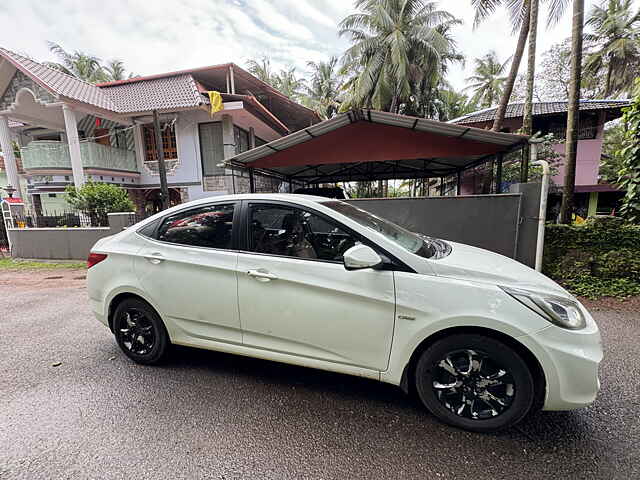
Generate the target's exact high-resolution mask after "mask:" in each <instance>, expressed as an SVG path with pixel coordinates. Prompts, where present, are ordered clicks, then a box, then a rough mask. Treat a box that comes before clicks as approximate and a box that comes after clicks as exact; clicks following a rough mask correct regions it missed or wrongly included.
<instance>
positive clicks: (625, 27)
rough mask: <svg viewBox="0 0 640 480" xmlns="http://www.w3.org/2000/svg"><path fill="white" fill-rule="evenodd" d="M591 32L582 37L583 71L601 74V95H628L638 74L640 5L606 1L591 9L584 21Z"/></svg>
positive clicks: (639, 65)
mask: <svg viewBox="0 0 640 480" xmlns="http://www.w3.org/2000/svg"><path fill="white" fill-rule="evenodd" d="M586 26H587V27H590V28H591V30H592V33H587V34H586V35H585V36H584V38H585V41H586V42H587V45H588V49H589V50H590V51H591V52H592V53H590V54H589V55H588V56H587V59H586V63H585V73H586V74H587V75H589V76H593V77H595V78H597V77H603V78H604V85H603V87H602V88H603V89H602V91H601V92H600V94H601V95H603V96H604V97H609V96H611V95H621V94H628V93H629V92H630V90H631V88H632V86H633V81H634V79H635V78H636V77H638V76H640V8H639V9H637V10H635V11H634V8H633V2H632V0H608V1H607V2H604V3H603V4H602V5H596V6H594V7H593V9H592V10H591V12H590V14H589V17H588V19H587V22H586Z"/></svg>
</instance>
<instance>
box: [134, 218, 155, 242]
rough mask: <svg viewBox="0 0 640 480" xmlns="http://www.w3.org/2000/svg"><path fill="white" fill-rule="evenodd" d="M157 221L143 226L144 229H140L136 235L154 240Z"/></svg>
mask: <svg viewBox="0 0 640 480" xmlns="http://www.w3.org/2000/svg"><path fill="white" fill-rule="evenodd" d="M158 222H159V221H158V220H154V221H153V222H151V223H148V224H147V225H145V226H144V227H142V228H141V229H140V230H138V233H139V234H140V235H144V236H145V237H149V238H156V236H155V233H156V228H157V227H158Z"/></svg>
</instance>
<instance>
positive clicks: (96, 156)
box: [20, 140, 138, 172]
mask: <svg viewBox="0 0 640 480" xmlns="http://www.w3.org/2000/svg"><path fill="white" fill-rule="evenodd" d="M20 152H21V154H22V165H23V166H24V169H25V170H71V157H70V155H69V146H68V145H67V144H66V143H63V142H56V141H49V140H34V141H33V142H31V143H29V144H28V145H27V146H26V147H23V148H21V149H20ZM80 157H81V158H82V166H83V167H84V168H93V169H99V170H114V171H119V172H137V171H138V169H137V165H136V155H135V153H134V152H132V151H130V150H124V149H122V148H114V147H108V146H106V145H102V144H100V143H94V142H82V143H80Z"/></svg>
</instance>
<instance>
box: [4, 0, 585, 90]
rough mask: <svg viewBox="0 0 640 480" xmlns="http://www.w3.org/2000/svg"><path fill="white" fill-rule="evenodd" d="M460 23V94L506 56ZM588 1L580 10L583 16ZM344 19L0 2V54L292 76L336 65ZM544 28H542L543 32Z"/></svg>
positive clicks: (237, 1) (121, 0) (295, 1)
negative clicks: (488, 58)
mask: <svg viewBox="0 0 640 480" xmlns="http://www.w3.org/2000/svg"><path fill="white" fill-rule="evenodd" d="M438 3H439V5H440V7H441V8H443V9H446V10H448V11H450V12H451V13H452V14H454V15H455V16H457V17H458V18H460V19H461V20H463V21H464V24H463V25H462V26H460V27H457V28H456V29H455V31H454V37H455V39H456V41H457V42H458V45H459V47H460V50H461V51H462V53H463V54H464V55H465V56H466V57H467V62H466V66H465V67H459V68H455V69H454V70H453V71H452V72H451V75H450V77H449V79H450V81H451V82H452V83H453V85H454V86H455V87H457V88H463V87H464V85H465V82H464V79H465V78H466V77H468V76H469V75H470V72H471V70H472V67H473V61H472V60H473V58H474V57H478V56H481V55H484V54H485V53H487V52H488V51H489V50H492V49H493V50H496V51H497V53H498V55H499V57H500V58H501V59H502V60H505V59H507V58H508V57H509V56H510V55H511V54H512V53H513V49H514V46H515V41H516V38H515V37H514V36H513V35H511V32H510V27H509V23H508V20H507V17H506V14H505V12H502V11H500V12H498V13H497V14H495V15H494V16H493V17H492V18H491V19H490V20H488V21H486V22H485V23H484V24H483V25H481V26H480V27H479V28H477V29H476V30H473V28H472V22H473V11H472V9H471V1H470V0H441V1H440V2H438ZM593 3H594V1H592V0H587V1H586V4H587V11H588V10H589V9H590V7H591V5H593ZM351 11H352V2H350V1H349V0H146V1H138V0H109V1H106V2H94V1H86V0H56V1H55V2H51V1H43V0H0V25H2V28H1V29H0V46H2V47H5V48H8V49H10V50H14V51H17V52H19V53H23V54H28V55H29V56H31V57H33V58H34V59H36V60H54V57H53V56H52V55H51V54H50V53H49V51H48V48H47V40H51V41H54V42H57V43H60V44H61V45H62V46H63V47H64V48H65V49H67V50H82V51H85V52H89V53H92V54H93V55H96V56H97V57H99V58H101V59H110V58H118V59H121V60H123V61H124V62H125V65H126V67H127V69H128V70H131V71H133V72H135V73H136V74H139V75H147V74H154V73H162V72H166V71H171V70H179V69H183V68H192V67H199V66H205V65H212V64H217V63H225V62H231V61H233V62H235V63H237V64H239V65H241V66H244V65H245V64H246V61H247V60H248V59H250V58H259V57H261V56H262V55H266V56H268V57H269V58H271V60H272V63H273V64H274V65H275V66H276V67H278V68H280V67H285V66H288V65H293V66H295V67H296V68H297V70H298V71H300V73H303V72H304V70H305V66H306V63H307V62H308V61H310V60H313V61H319V60H324V59H327V58H329V57H330V56H331V55H340V54H341V53H342V52H343V51H344V50H345V48H346V47H347V45H348V42H347V40H346V39H341V38H339V37H338V34H337V24H338V22H339V21H340V20H341V19H342V18H344V17H345V15H347V14H348V13H350V12H351ZM544 22H545V19H544V18H543V19H542V23H544ZM570 22H571V15H570V14H566V15H565V18H564V19H563V20H562V21H561V22H560V24H558V25H557V26H556V27H555V28H553V29H552V30H546V29H544V27H542V28H541V29H540V32H539V35H538V39H539V42H540V43H539V45H540V47H539V48H540V51H543V50H545V49H547V48H549V47H550V46H551V45H553V44H554V43H556V42H559V41H561V40H563V39H564V38H566V37H568V36H570V34H571V25H570Z"/></svg>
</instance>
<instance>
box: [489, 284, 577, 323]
mask: <svg viewBox="0 0 640 480" xmlns="http://www.w3.org/2000/svg"><path fill="white" fill-rule="evenodd" d="M500 288H502V290H504V291H505V292H507V293H508V294H509V295H511V296H512V297H513V298H515V299H516V300H518V301H519V302H520V303H522V304H523V305H524V306H525V307H527V308H530V309H531V310H533V311H534V312H536V313H537V314H539V315H541V316H542V317H544V318H546V319H547V320H549V321H550V322H551V323H555V324H556V325H558V326H559V327H562V328H568V329H570V330H579V329H581V328H584V327H585V326H586V325H587V322H586V320H585V318H584V315H583V314H582V311H581V310H580V307H579V306H578V302H576V301H574V300H571V299H570V298H565V297H556V296H555V295H547V294H543V293H535V292H529V291H528V290H520V289H519V288H510V287H503V286H501V287H500Z"/></svg>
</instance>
